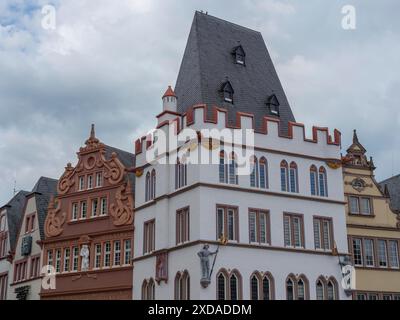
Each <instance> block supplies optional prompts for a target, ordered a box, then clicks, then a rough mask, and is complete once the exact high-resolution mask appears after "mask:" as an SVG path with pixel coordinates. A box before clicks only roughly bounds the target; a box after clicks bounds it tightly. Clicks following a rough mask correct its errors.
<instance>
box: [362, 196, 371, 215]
mask: <svg viewBox="0 0 400 320" xmlns="http://www.w3.org/2000/svg"><path fill="white" fill-rule="evenodd" d="M360 213H361V214H365V215H369V214H371V202H370V199H369V198H360Z"/></svg>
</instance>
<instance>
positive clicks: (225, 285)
mask: <svg viewBox="0 0 400 320" xmlns="http://www.w3.org/2000/svg"><path fill="white" fill-rule="evenodd" d="M217 299H218V300H240V299H242V276H241V275H240V273H239V271H237V270H232V271H231V272H230V273H228V272H227V271H226V270H225V269H221V270H220V271H219V272H218V273H217Z"/></svg>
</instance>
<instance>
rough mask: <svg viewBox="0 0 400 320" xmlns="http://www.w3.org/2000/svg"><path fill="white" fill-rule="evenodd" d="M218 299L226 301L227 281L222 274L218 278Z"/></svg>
mask: <svg viewBox="0 0 400 320" xmlns="http://www.w3.org/2000/svg"><path fill="white" fill-rule="evenodd" d="M217 299H218V300H226V279H225V275H224V274H223V273H222V272H220V273H219V275H218V277H217Z"/></svg>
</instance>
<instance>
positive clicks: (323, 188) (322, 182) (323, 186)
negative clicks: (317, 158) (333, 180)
mask: <svg viewBox="0 0 400 320" xmlns="http://www.w3.org/2000/svg"><path fill="white" fill-rule="evenodd" d="M318 176H319V183H318V186H319V195H320V196H321V197H327V196H328V184H327V178H326V170H325V168H324V167H320V168H319V175H318Z"/></svg>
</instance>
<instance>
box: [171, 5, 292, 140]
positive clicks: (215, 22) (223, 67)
mask: <svg viewBox="0 0 400 320" xmlns="http://www.w3.org/2000/svg"><path fill="white" fill-rule="evenodd" d="M238 41H240V44H241V45H242V47H243V49H244V51H245V53H246V66H242V65H239V64H236V63H234V57H233V55H232V50H233V49H234V48H235V47H236V46H237V45H238ZM226 77H228V80H229V81H230V83H231V84H232V86H233V89H234V91H235V94H234V104H233V105H231V104H228V103H225V102H223V98H222V95H221V93H220V92H219V90H220V88H221V85H222V84H223V83H224V82H225V81H226ZM175 93H176V95H177V96H178V111H179V112H185V111H186V110H187V109H188V108H190V107H191V106H193V105H195V104H204V103H205V104H207V106H209V112H208V116H210V114H211V113H210V112H211V106H219V107H222V108H225V109H227V110H228V118H229V122H230V124H234V123H235V114H236V111H241V112H247V113H253V114H254V115H255V122H256V128H260V124H261V122H262V118H263V117H264V116H272V117H274V116H273V115H271V114H270V112H269V109H268V108H267V106H266V102H267V99H268V97H269V96H271V95H272V94H275V95H276V96H277V98H278V100H279V102H280V119H281V123H282V125H281V130H282V132H283V133H285V132H287V126H288V121H295V119H294V116H293V113H292V110H291V108H290V106H289V102H288V100H287V98H286V95H285V92H284V90H283V88H282V85H281V83H280V81H279V78H278V75H277V73H276V71H275V68H274V65H273V63H272V60H271V57H270V55H269V53H268V49H267V47H266V45H265V43H264V40H263V37H262V35H261V33H260V32H258V31H254V30H251V29H248V28H245V27H242V26H239V25H236V24H234V23H230V22H227V21H224V20H221V19H219V18H216V17H213V16H210V15H207V14H204V13H201V12H196V13H195V16H194V20H193V23H192V27H191V30H190V34H189V38H188V41H187V44H186V49H185V53H184V55H183V59H182V63H181V67H180V70H179V74H178V79H177V82H176V86H175Z"/></svg>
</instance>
